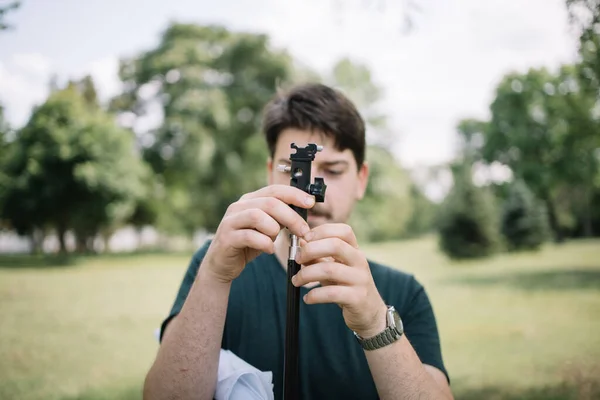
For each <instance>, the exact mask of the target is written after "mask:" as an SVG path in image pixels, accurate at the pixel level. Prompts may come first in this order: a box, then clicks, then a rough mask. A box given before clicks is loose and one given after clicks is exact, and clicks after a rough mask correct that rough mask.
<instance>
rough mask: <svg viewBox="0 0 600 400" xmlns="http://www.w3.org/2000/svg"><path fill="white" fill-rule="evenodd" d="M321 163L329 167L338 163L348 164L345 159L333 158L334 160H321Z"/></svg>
mask: <svg viewBox="0 0 600 400" xmlns="http://www.w3.org/2000/svg"><path fill="white" fill-rule="evenodd" d="M323 164H325V165H328V166H330V167H331V166H334V165H339V164H344V165H348V164H349V163H348V161H346V160H334V161H323Z"/></svg>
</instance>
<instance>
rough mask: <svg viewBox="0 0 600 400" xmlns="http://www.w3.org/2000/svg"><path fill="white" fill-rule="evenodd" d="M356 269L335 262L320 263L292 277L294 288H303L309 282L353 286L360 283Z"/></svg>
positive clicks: (303, 269) (301, 270)
mask: <svg viewBox="0 0 600 400" xmlns="http://www.w3.org/2000/svg"><path fill="white" fill-rule="evenodd" d="M358 272H359V271H358V270H357V269H356V268H350V267H348V266H347V265H343V264H340V263H336V262H322V263H318V264H313V265H308V266H306V267H304V268H302V269H300V271H298V273H297V274H296V275H294V276H293V277H292V283H293V284H294V286H303V285H305V284H307V283H309V282H327V283H328V284H329V285H331V284H338V285H355V284H357V283H359V282H360V277H359V276H358Z"/></svg>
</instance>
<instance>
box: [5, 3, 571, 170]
mask: <svg viewBox="0 0 600 400" xmlns="http://www.w3.org/2000/svg"><path fill="white" fill-rule="evenodd" d="M409 1H412V2H414V3H417V4H418V5H419V9H420V11H418V12H413V13H411V15H412V16H413V22H414V25H415V27H414V29H413V30H412V31H410V32H409V33H406V32H403V31H402V29H401V28H402V23H403V16H404V15H405V13H404V12H405V11H406V10H407V4H408V2H409ZM6 2H7V1H6V0H0V4H4V3H6ZM171 21H178V22H195V23H200V24H205V23H211V24H223V25H225V26H227V27H229V28H231V29H236V30H251V31H256V32H264V33H268V34H269V35H270V37H271V42H272V44H273V46H275V47H279V48H286V49H288V51H289V52H290V53H291V54H292V55H294V56H295V57H296V58H298V59H299V60H301V61H302V62H303V63H305V64H308V65H309V66H311V67H313V68H315V69H317V70H318V71H320V72H327V71H328V70H329V69H330V68H331V67H332V65H333V64H334V63H335V62H336V61H337V60H339V59H340V58H341V57H349V58H351V59H353V60H355V61H357V62H361V63H365V64H367V65H368V66H369V67H370V68H371V71H372V72H373V77H374V81H375V82H376V83H377V84H378V85H380V86H381V87H382V88H383V91H384V96H385V97H384V99H383V100H382V102H381V105H380V106H381V108H382V110H383V111H384V112H385V113H386V114H387V115H388V116H389V121H390V127H391V129H392V130H393V132H394V134H395V135H396V137H397V138H398V140H397V144H396V146H395V147H394V149H393V151H394V153H395V154H396V156H397V157H398V159H399V160H400V161H401V162H402V164H403V165H405V166H406V167H409V168H415V167H418V166H422V165H431V164H438V163H442V162H444V161H447V160H448V159H450V158H452V156H453V155H454V152H455V138H456V136H455V126H456V124H457V122H458V121H459V120H460V119H462V118H465V117H476V118H486V117H487V115H488V114H487V113H488V107H489V104H490V102H491V101H492V99H493V94H494V89H495V85H496V84H497V83H498V82H499V81H500V80H501V78H502V76H503V75H504V74H506V73H508V72H511V71H521V72H524V71H526V70H527V69H528V68H531V67H536V68H537V67H542V66H545V67H547V68H550V69H554V68H556V67H557V66H558V65H560V64H561V63H568V62H572V61H573V60H575V57H576V47H575V39H574V34H573V32H572V31H571V30H570V27H569V25H568V18H567V13H566V9H565V6H564V0H388V1H385V0H379V1H377V0H375V1H373V0H287V1H277V0H254V1H251V0H237V1H234V0H219V1H207V0H195V1H192V0H168V1H160V0H143V1H142V0H119V1H117V0H61V1H49V0H24V1H23V4H22V6H21V8H20V9H19V10H17V11H16V12H13V13H11V14H9V18H8V22H10V23H12V24H14V25H15V29H14V30H12V31H9V32H5V33H2V34H0V103H2V104H3V105H4V106H5V108H6V110H5V111H6V117H7V118H8V120H9V121H10V122H11V123H12V124H13V125H15V126H20V125H22V124H24V123H25V122H26V121H27V118H28V116H29V112H30V110H31V107H32V106H33V105H35V104H38V103H40V102H42V101H43V100H44V99H45V96H46V94H47V86H48V81H49V79H50V76H51V74H56V75H58V76H59V77H60V78H62V79H67V78H75V77H80V76H83V75H84V74H87V73H91V74H92V75H93V77H94V79H95V82H96V84H97V86H98V88H97V89H98V92H99V95H100V96H101V97H102V98H103V99H107V98H109V97H110V96H112V95H114V94H116V93H118V91H119V88H120V86H119V81H118V77H117V67H118V60H119V58H121V57H125V56H131V55H135V54H138V53H140V52H143V51H145V50H149V49H151V48H152V47H153V46H155V45H156V44H158V41H159V37H160V34H161V32H162V31H163V30H164V29H165V28H166V26H167V24H168V23H169V22H171ZM432 143H433V145H432Z"/></svg>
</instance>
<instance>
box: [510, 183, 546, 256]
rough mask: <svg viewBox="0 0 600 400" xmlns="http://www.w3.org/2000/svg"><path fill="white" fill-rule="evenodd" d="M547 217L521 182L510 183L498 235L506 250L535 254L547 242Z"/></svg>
mask: <svg viewBox="0 0 600 400" xmlns="http://www.w3.org/2000/svg"><path fill="white" fill-rule="evenodd" d="M548 229H549V227H548V217H547V214H546V210H545V207H544V206H543V205H541V204H539V203H538V201H537V199H536V198H535V197H534V195H533V193H532V192H531V190H529V188H528V187H527V184H526V183H525V182H524V181H523V180H520V179H518V180H515V181H513V182H512V183H511V185H510V187H509V192H508V198H507V199H506V200H505V202H504V203H503V207H502V217H501V232H502V235H503V237H504V240H505V243H506V244H507V247H508V250H511V251H515V250H536V249H538V248H539V247H540V246H541V245H542V244H543V243H544V242H545V241H546V240H547V238H548V236H549V235H548V233H549V231H548Z"/></svg>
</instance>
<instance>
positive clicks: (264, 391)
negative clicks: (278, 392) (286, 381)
mask: <svg viewBox="0 0 600 400" xmlns="http://www.w3.org/2000/svg"><path fill="white" fill-rule="evenodd" d="M274 398H275V395H274V393H273V373H272V372H270V371H268V372H263V371H260V370H258V369H257V368H255V367H253V366H252V365H250V364H248V363H247V362H246V361H244V360H242V359H241V358H239V357H238V356H236V355H235V354H234V353H232V352H231V351H229V350H223V349H221V353H220V355H219V370H218V375H217V390H216V393H215V399H216V400H239V399H248V400H273V399H274Z"/></svg>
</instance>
